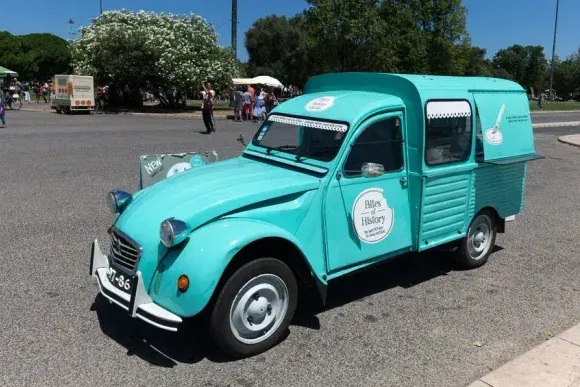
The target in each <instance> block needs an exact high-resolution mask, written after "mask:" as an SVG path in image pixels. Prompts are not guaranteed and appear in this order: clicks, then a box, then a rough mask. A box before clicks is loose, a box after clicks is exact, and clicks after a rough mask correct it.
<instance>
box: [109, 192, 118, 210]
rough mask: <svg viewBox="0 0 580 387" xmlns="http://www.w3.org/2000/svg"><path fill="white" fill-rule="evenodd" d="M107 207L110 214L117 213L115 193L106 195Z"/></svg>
mask: <svg viewBox="0 0 580 387" xmlns="http://www.w3.org/2000/svg"><path fill="white" fill-rule="evenodd" d="M107 205H108V206H109V210H110V211H111V213H112V214H116V213H117V198H116V197H115V192H113V191H111V192H109V194H108V195H107Z"/></svg>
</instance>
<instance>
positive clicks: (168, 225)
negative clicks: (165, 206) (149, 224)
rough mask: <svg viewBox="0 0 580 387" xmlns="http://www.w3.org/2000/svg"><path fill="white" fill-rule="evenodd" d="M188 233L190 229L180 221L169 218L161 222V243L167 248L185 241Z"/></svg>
mask: <svg viewBox="0 0 580 387" xmlns="http://www.w3.org/2000/svg"><path fill="white" fill-rule="evenodd" d="M190 232H191V228H189V226H188V225H187V224H186V223H185V222H183V221H181V220H177V219H175V218H169V219H165V220H164V221H163V222H161V233H160V234H161V235H160V236H161V242H162V243H163V244H164V245H165V247H167V248H170V247H173V246H176V245H178V244H180V243H181V242H183V241H184V240H186V239H187V237H188V236H189V233H190Z"/></svg>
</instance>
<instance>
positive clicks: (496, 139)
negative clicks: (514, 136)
mask: <svg viewBox="0 0 580 387" xmlns="http://www.w3.org/2000/svg"><path fill="white" fill-rule="evenodd" d="M485 140H486V141H487V142H488V143H490V144H492V145H499V144H501V143H502V142H503V134H502V132H501V131H500V130H499V129H495V128H491V129H488V130H486V131H485Z"/></svg>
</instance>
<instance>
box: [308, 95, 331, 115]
mask: <svg viewBox="0 0 580 387" xmlns="http://www.w3.org/2000/svg"><path fill="white" fill-rule="evenodd" d="M332 105H334V97H320V98H316V99H313V100H312V101H310V102H308V103H307V104H306V106H305V107H304V109H306V110H308V111H309V112H321V111H323V110H326V109H328V108H329V107H331V106H332Z"/></svg>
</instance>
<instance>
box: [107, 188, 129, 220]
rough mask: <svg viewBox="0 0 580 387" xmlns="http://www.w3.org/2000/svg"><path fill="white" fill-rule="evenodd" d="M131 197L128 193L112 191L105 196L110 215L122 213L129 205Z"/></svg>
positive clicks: (117, 190)
mask: <svg viewBox="0 0 580 387" xmlns="http://www.w3.org/2000/svg"><path fill="white" fill-rule="evenodd" d="M132 199H133V197H132V196H131V194H130V193H128V192H125V191H121V190H119V189H114V190H112V191H111V192H109V194H108V195H107V204H108V206H109V210H110V211H111V213H113V214H116V213H117V212H122V211H123V210H124V209H125V207H127V206H128V205H129V203H130V202H131V200H132Z"/></svg>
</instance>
